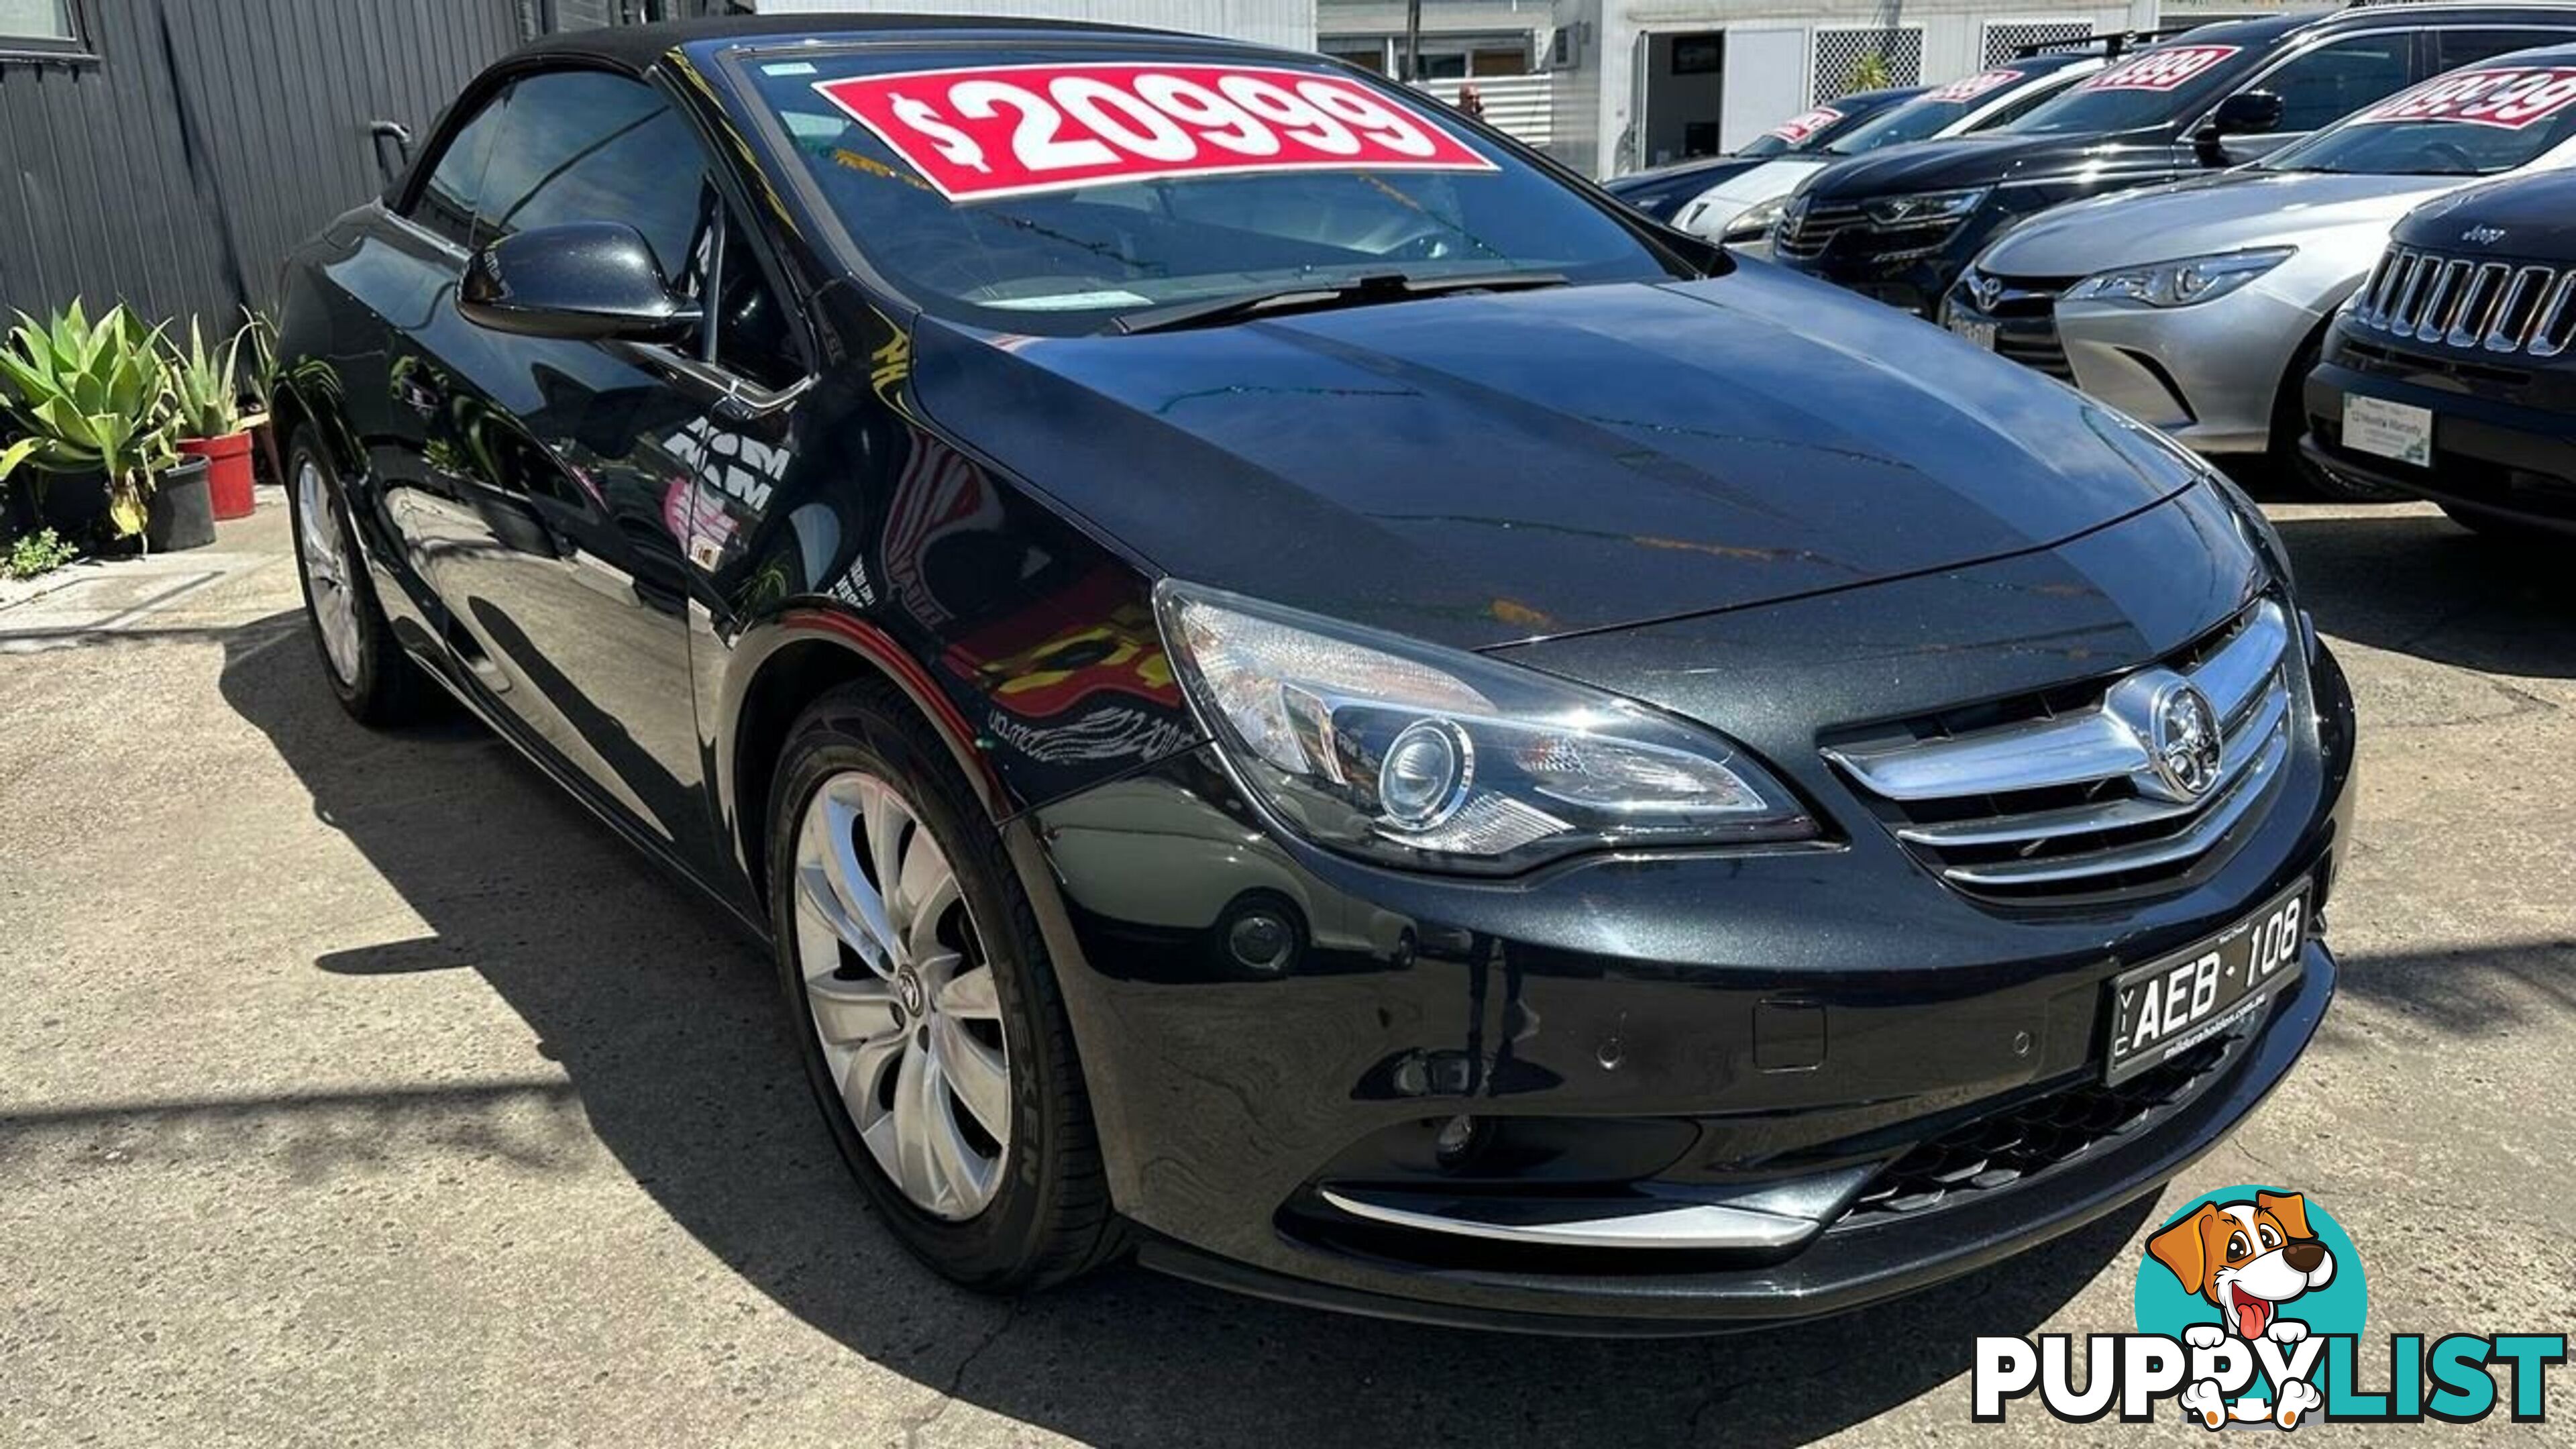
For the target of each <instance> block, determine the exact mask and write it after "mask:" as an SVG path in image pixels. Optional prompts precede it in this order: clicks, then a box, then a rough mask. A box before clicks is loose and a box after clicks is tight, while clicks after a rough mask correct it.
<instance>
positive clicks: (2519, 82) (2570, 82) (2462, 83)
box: [2352, 65, 2576, 131]
mask: <svg viewBox="0 0 2576 1449" xmlns="http://www.w3.org/2000/svg"><path fill="white" fill-rule="evenodd" d="M2570 104H2576V67H2570V66H2518V65H2517V66H2501V65H2500V66H2490V67H2487V68H2484V69H2480V70H2463V71H2454V72H2453V73H2451V74H2449V75H2446V76H2443V77H2441V78H2439V79H2438V80H2434V81H2430V82H2427V83H2426V84H2424V85H2420V86H2417V87H2416V88H2415V89H2413V90H2411V91H2408V92H2406V93H2405V94H2404V95H2401V96H2392V97H2390V98H2389V99H2387V100H2384V101H2381V102H2380V103H2379V104H2378V105H2375V106H2372V107H2371V108H2370V109H2369V110H2366V111H2364V112H2362V113H2361V114H2360V115H2358V116H2355V117H2353V118H2352V123H2353V124H2354V125H2356V126H2360V125H2369V124H2373V123H2386V122H2390V121H2459V122H2463V123H2465V124H2468V125H2472V126H2495V127H2499V128H2501V129H2503V130H2507V131H2519V130H2521V129H2522V128H2523V127H2525V126H2529V125H2533V124H2535V123H2537V122H2541V121H2545V120H2548V119H2549V118H2550V117H2551V116H2554V115H2557V114H2558V113H2559V112H2560V111H2563V110H2565V109H2567V107H2568V106H2569V105H2570Z"/></svg>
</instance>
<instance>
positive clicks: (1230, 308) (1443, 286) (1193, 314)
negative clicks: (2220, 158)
mask: <svg viewBox="0 0 2576 1449" xmlns="http://www.w3.org/2000/svg"><path fill="white" fill-rule="evenodd" d="M1564 285H1565V275H1564V274H1563V273H1561V272H1475V273H1468V274H1465V275H1461V276H1446V277H1408V276H1406V275H1405V274H1404V273H1402V272H1382V273H1379V274H1377V275H1374V276H1367V277H1361V278H1359V279H1358V280H1356V281H1350V282H1343V283H1339V284H1337V285H1334V286H1314V285H1311V284H1310V285H1305V286H1296V287H1279V288H1274V289H1273V290H1270V291H1267V292H1237V293H1233V294H1231V295H1228V296H1223V297H1207V298H1202V299H1200V300H1198V301H1195V302H1174V303H1172V304H1171V305H1169V306H1167V307H1147V308H1145V309H1143V310H1142V311H1137V312H1130V313H1128V314H1127V315H1125V316H1123V317H1121V318H1119V319H1118V320H1117V322H1116V323H1115V324H1114V325H1115V326H1116V327H1117V328H1118V330H1119V331H1121V332H1127V333H1136V332H1172V331H1177V330H1179V329H1181V328H1185V327H1213V326H1217V325H1219V324H1221V323H1226V322H1236V321H1240V320H1242V319H1243V318H1246V317H1260V316H1266V315H1270V314H1274V313H1280V312H1321V311H1326V310H1329V309H1331V308H1334V307H1365V306H1371V305H1374V304H1376V303H1379V302H1402V301H1407V300H1410V299H1412V298H1415V297H1436V296H1439V295H1441V294H1442V293H1445V292H1519V291H1527V290H1529V289H1531V288H1534V287H1561V286H1564Z"/></svg>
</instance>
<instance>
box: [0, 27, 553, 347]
mask: <svg viewBox="0 0 2576 1449" xmlns="http://www.w3.org/2000/svg"><path fill="white" fill-rule="evenodd" d="M89 12H90V15H91V17H92V20H93V23H94V25H95V27H96V32H95V34H94V35H93V36H92V40H93V42H94V48H95V50H96V51H97V52H98V58H97V59H96V60H94V61H78V62H70V63H65V62H58V61H57V62H45V63H35V62H25V61H15V60H11V61H0V308H18V309H24V310H27V311H30V312H42V311H44V310H47V309H50V308H53V307H56V306H59V305H61V304H62V303H64V302H66V301H68V300H70V299H71V298H72V297H73V296H74V295H76V294H77V295H83V296H86V297H87V298H88V299H89V301H90V303H91V304H92V307H93V310H95V309H97V308H99V307H103V306H104V305H106V303H107V302H109V301H111V300H115V299H119V298H121V299H123V300H125V301H128V302H130V303H132V304H134V305H135V307H136V308H138V309H139V310H140V311H142V312H143V313H144V315H146V316H147V317H150V318H155V319H158V318H162V317H179V318H185V317H186V316H188V315H189V314H191V313H195V314H199V315H203V316H204V317H205V318H206V319H207V321H208V323H209V325H210V326H214V325H228V324H229V323H230V322H232V321H235V320H237V319H238V318H239V315H240V309H241V307H242V306H243V305H244V304H245V303H248V304H254V305H265V304H266V303H267V302H268V301H269V300H270V294H271V290H272V288H273V287H274V285H275V281H276V275H277V265H278V261H279V259H280V258H281V257H282V256H283V255H284V254H285V251H286V249H287V248H288V247H289V246H291V245H293V244H294V243H295V242H296V241H298V240H300V239H301V238H303V237H305V236H307V235H309V234H310V233H311V232H313V231H314V230H315V229H316V228H317V227H319V226H320V225H321V224H322V223H323V222H325V221H327V220H329V219H330V218H331V217H333V216H335V215H338V214H339V213H340V212H341V211H343V210H346V209H347V208H348V207H350V206H351V205H354V204H355V203H357V202H358V201H360V200H363V199H364V198H366V197H367V196H370V195H372V194H374V193H375V192H376V191H378V190H380V189H381V187H382V185H383V182H382V177H381V173H380V171H379V170H378V167H377V163H376V160H375V155H374V150H373V146H372V145H371V143H370V141H369V138H368V123H369V122H370V121H373V120H377V119H384V120H391V121H397V122H400V123H402V124H403V125H406V126H409V127H410V128H411V129H412V132H413V133H414V134H415V135H416V136H419V137H422V138H423V139H426V137H427V134H428V131H429V126H430V123H431V122H432V121H433V120H434V119H435V118H436V116H437V114H438V110H439V108H440V107H441V106H443V105H445V104H446V103H447V101H448V100H449V98H451V97H452V96H454V95H455V93H456V92H457V90H458V89H459V88H460V87H462V86H463V85H464V83H465V82H466V80H467V79H469V78H470V77H472V76H473V75H474V73H475V72H476V71H478V70H480V69H481V68H482V67H483V66H485V65H487V64H489V63H490V62H491V61H492V60H494V59H496V58H498V57H499V56H501V55H503V54H505V53H507V52H508V51H509V50H510V49H512V48H513V47H515V46H516V45H517V44H518V43H519V40H520V26H521V15H520V8H519V4H518V0H108V3H104V4H96V5H92V6H90V7H89ZM181 325H182V326H183V327H184V325H185V324H184V322H182V324H181Z"/></svg>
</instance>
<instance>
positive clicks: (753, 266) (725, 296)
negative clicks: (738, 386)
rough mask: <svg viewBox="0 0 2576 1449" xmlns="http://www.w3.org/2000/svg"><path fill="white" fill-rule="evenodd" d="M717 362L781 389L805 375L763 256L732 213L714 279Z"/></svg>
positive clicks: (739, 373) (719, 364) (727, 369)
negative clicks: (756, 252)
mask: <svg viewBox="0 0 2576 1449" xmlns="http://www.w3.org/2000/svg"><path fill="white" fill-rule="evenodd" d="M710 313H711V316H712V318H713V325H714V327H715V362H716V365H717V366H719V367H721V368H723V369H724V370H726V371H727V372H731V373H734V374H736V375H737V376H741V377H746V378H749V379H750V380H752V381H753V382H756V383H759V384H760V385H761V386H763V387H769V388H781V387H785V386H787V385H788V384H789V383H792V382H794V381H795V380H796V379H798V378H800V377H802V376H804V375H805V363H804V361H803V359H802V358H800V357H799V356H798V355H797V352H796V343H795V339H794V338H793V337H791V336H789V334H788V328H789V322H788V318H787V312H786V309H785V308H783V307H781V306H780V305H779V304H778V296H777V294H776V293H775V292H773V291H771V290H770V286H769V278H768V275H767V274H766V273H764V272H762V271H761V270H760V259H759V258H757V257H755V256H753V255H752V254H751V243H750V242H749V241H747V240H745V239H744V237H743V235H742V227H741V226H740V225H739V224H738V223H736V222H734V221H733V219H732V218H731V217H730V216H727V217H726V220H725V245H724V263H723V268H722V271H721V273H720V274H719V275H718V277H717V279H716V300H715V306H714V307H713V308H711V309H710Z"/></svg>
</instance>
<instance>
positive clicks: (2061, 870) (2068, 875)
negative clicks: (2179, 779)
mask: <svg viewBox="0 0 2576 1449" xmlns="http://www.w3.org/2000/svg"><path fill="white" fill-rule="evenodd" d="M2289 757H2290V741H2289V736H2288V735H2287V734H2286V733H2275V734H2274V735H2273V736H2272V738H2271V740H2270V741H2269V742H2267V743H2266V744H2265V745H2264V746H2263V753H2262V754H2261V755H2259V756H2257V757H2256V758H2255V760H2254V763H2253V765H2252V767H2251V768H2249V769H2246V770H2244V771H2242V772H2240V773H2239V774H2238V775H2237V776H2236V778H2235V779H2234V780H2232V781H2230V782H2228V783H2227V784H2226V785H2224V786H2222V787H2221V789H2222V791H2223V793H2220V794H2213V795H2211V796H2210V797H2209V798H2208V799H2207V800H2205V801H2203V802H2202V804H2203V806H2204V807H2205V808H2203V809H2201V810H2200V811H2199V812H2198V818H2197V819H2195V820H2193V821H2192V823H2191V824H2190V825H2189V826H2187V827H2185V828H2184V829H2182V830H2180V831H2178V832H2176V833H2175V834H2172V835H2168V836H2165V837H2163V838H2162V839H2159V840H2151V841H2147V842H2145V843H2143V844H2139V845H2129V846H2119V847H2115V848H2113V849H2109V850H2092V851H2086V852H2084V853H2082V854H2080V855H2058V856H2048V857H2045V858H2042V859H2038V860H2028V861H2008V862H2005V863H2003V864H2000V865H1961V866H1952V867H1951V868H1949V869H1948V870H1945V871H1943V872H1942V874H1943V875H1945V876H1948V877H1949V878H1950V879H1952V880H1954V881H1957V882H1959V883H1960V884H1961V885H1969V886H2032V885H2056V884H2059V883H2061V882H2065V881H2080V880H2090V879H2093V878H2094V877H2097V876H2105V875H2117V874H2120V873H2123V872H2126V871H2134V870H2149V869H2153V868H2154V867H2157V866H2162V865H2172V864H2174V863H2176V862H2178V861H2186V860H2192V859H2195V858H2197V857H2198V856H2199V855H2200V854H2201V853H2202V852H2203V851H2206V850H2208V849H2209V848H2210V847H2211V846H2213V845H2215V844H2217V843H2218V840H2219V837H2221V836H2223V835H2225V834H2226V833H2227V832H2228V831H2230V830H2233V829H2235V828H2236V822H2237V821H2239V820H2242V819H2244V818H2245V812H2246V811H2248V810H2251V809H2252V808H2254V802H2255V801H2256V800H2259V799H2261V798H2262V796H2263V787H2264V786H2265V785H2266V784H2268V783H2270V781H2271V779H2272V776H2273V775H2274V774H2275V773H2277V772H2278V771H2279V770H2280V768H2281V762H2282V761H2283V760H2286V759H2288V758H2289Z"/></svg>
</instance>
